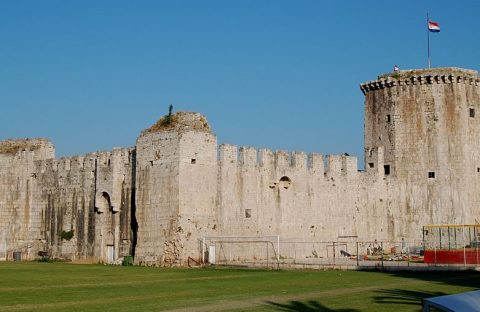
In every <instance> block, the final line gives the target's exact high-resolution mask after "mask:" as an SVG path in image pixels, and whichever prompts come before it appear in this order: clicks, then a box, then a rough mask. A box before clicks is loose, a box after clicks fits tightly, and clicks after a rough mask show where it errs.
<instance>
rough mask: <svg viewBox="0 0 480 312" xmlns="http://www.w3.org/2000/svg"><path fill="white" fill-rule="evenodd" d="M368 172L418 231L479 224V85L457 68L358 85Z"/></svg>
mask: <svg viewBox="0 0 480 312" xmlns="http://www.w3.org/2000/svg"><path fill="white" fill-rule="evenodd" d="M361 90H362V92H363V93H364V94H365V167H366V168H367V170H368V168H371V167H372V166H375V164H377V163H376V162H375V161H374V158H373V157H374V153H372V151H375V150H376V149H378V148H379V147H383V149H384V156H383V157H384V158H383V164H382V165H383V168H377V169H378V170H381V172H383V174H384V177H385V180H386V183H387V184H388V185H390V188H389V189H390V196H391V197H392V198H393V203H396V204H397V205H399V206H400V207H399V208H400V209H401V213H405V214H410V215H413V216H414V217H413V220H415V222H416V223H418V225H422V224H423V225H424V224H428V223H436V224H439V223H476V222H478V219H480V217H479V211H480V209H479V208H477V207H478V204H479V201H480V196H479V194H478V193H479V190H480V189H479V186H480V145H479V143H480V79H479V77H478V73H477V71H474V70H467V69H460V68H432V69H420V70H401V71H394V72H392V73H388V74H385V75H381V76H379V77H378V79H377V80H375V81H370V82H367V83H364V84H362V85H361Z"/></svg>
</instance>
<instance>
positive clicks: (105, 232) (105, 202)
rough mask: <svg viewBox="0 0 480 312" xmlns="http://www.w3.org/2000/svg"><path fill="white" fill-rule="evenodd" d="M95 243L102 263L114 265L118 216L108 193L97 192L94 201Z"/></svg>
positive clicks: (116, 248) (116, 249)
mask: <svg viewBox="0 0 480 312" xmlns="http://www.w3.org/2000/svg"><path fill="white" fill-rule="evenodd" d="M95 211H96V212H97V217H96V232H97V235H98V237H99V238H100V239H99V240H98V241H97V244H98V247H99V248H100V255H101V258H102V261H103V262H105V263H114V262H115V260H116V257H117V252H118V239H119V238H118V214H117V213H116V211H115V210H114V209H113V206H112V202H111V197H110V194H109V193H108V192H98V193H97V196H96V201H95Z"/></svg>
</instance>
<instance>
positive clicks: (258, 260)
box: [202, 236, 280, 269]
mask: <svg viewBox="0 0 480 312" xmlns="http://www.w3.org/2000/svg"><path fill="white" fill-rule="evenodd" d="M279 245H280V239H279V236H215V237H204V238H203V242H202V254H203V263H210V264H214V265H226V266H255V267H265V268H274V269H278V266H279V250H278V249H279Z"/></svg>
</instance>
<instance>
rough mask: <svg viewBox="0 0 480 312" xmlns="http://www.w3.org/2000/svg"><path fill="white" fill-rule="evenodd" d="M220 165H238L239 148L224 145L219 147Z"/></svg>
mask: <svg viewBox="0 0 480 312" xmlns="http://www.w3.org/2000/svg"><path fill="white" fill-rule="evenodd" d="M219 153H220V155H219V156H220V164H222V165H228V164H237V162H238V147H237V146H236V145H231V144H222V145H220V147H219Z"/></svg>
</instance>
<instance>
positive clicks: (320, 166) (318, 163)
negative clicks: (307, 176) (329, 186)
mask: <svg viewBox="0 0 480 312" xmlns="http://www.w3.org/2000/svg"><path fill="white" fill-rule="evenodd" d="M308 164H309V169H310V172H311V173H313V174H321V175H322V176H323V174H324V173H325V165H324V164H325V161H324V159H323V155H322V154H317V153H311V154H309V155H308Z"/></svg>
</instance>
